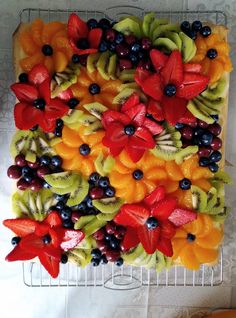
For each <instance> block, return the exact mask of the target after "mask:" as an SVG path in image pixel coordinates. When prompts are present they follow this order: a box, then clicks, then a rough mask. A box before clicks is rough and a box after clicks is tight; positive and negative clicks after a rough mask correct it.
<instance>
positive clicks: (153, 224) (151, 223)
mask: <svg viewBox="0 0 236 318" xmlns="http://www.w3.org/2000/svg"><path fill="white" fill-rule="evenodd" d="M146 226H147V228H148V229H149V230H154V229H155V228H156V227H158V220H157V219H156V218H155V217H154V216H151V217H149V218H148V219H147V221H146Z"/></svg>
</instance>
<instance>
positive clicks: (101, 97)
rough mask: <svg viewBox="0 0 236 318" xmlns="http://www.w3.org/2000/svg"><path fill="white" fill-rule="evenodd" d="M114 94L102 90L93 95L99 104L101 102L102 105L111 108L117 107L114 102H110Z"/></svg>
mask: <svg viewBox="0 0 236 318" xmlns="http://www.w3.org/2000/svg"><path fill="white" fill-rule="evenodd" d="M113 98H114V96H113V95H112V94H111V93H106V92H104V93H103V94H98V95H94V100H95V101H96V102H98V103H100V104H103V105H104V106H106V107H108V108H111V109H115V110H116V109H117V106H116V104H113V103H112V100H113Z"/></svg>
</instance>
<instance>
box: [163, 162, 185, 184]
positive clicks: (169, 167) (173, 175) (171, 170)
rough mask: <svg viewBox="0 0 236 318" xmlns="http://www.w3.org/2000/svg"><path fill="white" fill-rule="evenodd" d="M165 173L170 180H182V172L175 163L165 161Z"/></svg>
mask: <svg viewBox="0 0 236 318" xmlns="http://www.w3.org/2000/svg"><path fill="white" fill-rule="evenodd" d="M166 171H167V173H168V176H169V178H170V179H171V180H174V181H179V180H182V179H183V178H184V175H183V173H182V171H181V170H180V168H179V166H178V165H177V164H176V163H175V161H167V162H166Z"/></svg>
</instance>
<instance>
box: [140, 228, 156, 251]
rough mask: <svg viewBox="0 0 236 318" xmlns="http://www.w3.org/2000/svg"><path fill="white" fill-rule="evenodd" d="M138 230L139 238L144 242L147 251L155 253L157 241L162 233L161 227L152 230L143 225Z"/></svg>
mask: <svg viewBox="0 0 236 318" xmlns="http://www.w3.org/2000/svg"><path fill="white" fill-rule="evenodd" d="M137 232H138V237H139V240H140V242H141V243H142V245H143V248H144V249H145V251H146V252H147V253H148V254H153V253H154V252H155V250H156V246H157V241H158V239H159V236H160V233H161V229H160V227H157V228H155V229H153V230H151V231H150V230H148V228H147V227H146V226H141V227H139V228H138V229H137Z"/></svg>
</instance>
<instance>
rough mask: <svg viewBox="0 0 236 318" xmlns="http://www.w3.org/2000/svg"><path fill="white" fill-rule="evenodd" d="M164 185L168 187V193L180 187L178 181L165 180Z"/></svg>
mask: <svg viewBox="0 0 236 318" xmlns="http://www.w3.org/2000/svg"><path fill="white" fill-rule="evenodd" d="M163 185H164V187H165V188H166V192H167V193H172V192H175V191H176V190H178V189H179V182H178V181H172V180H166V181H165V180H164V182H163Z"/></svg>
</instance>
